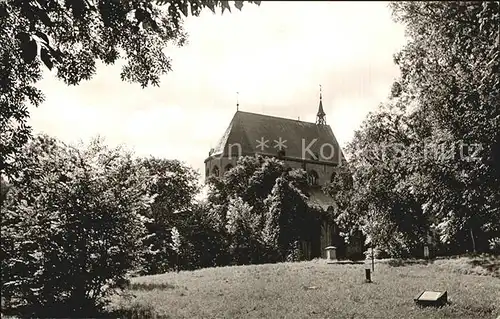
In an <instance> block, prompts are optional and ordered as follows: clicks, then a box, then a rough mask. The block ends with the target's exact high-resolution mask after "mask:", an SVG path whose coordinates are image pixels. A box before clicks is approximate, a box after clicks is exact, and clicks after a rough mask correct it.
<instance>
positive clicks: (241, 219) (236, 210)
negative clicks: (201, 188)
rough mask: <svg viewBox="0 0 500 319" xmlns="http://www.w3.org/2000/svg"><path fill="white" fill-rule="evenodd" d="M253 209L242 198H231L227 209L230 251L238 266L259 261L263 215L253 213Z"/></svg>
mask: <svg viewBox="0 0 500 319" xmlns="http://www.w3.org/2000/svg"><path fill="white" fill-rule="evenodd" d="M252 210H253V207H251V206H250V205H248V204H247V203H246V202H244V201H243V200H242V199H241V197H236V198H231V199H230V201H229V206H228V209H227V224H226V230H227V233H228V234H229V238H230V239H229V242H230V250H231V255H232V256H233V261H234V262H235V263H236V264H250V263H255V262H258V261H259V259H260V258H259V257H260V256H259V255H258V253H259V252H260V251H261V250H262V249H260V236H259V235H260V227H259V226H260V224H261V221H260V219H261V215H260V214H254V213H253V212H252Z"/></svg>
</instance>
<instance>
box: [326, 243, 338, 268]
mask: <svg viewBox="0 0 500 319" xmlns="http://www.w3.org/2000/svg"><path fill="white" fill-rule="evenodd" d="M325 250H326V262H327V263H329V264H330V263H335V261H336V260H337V247H335V246H328V247H326V248H325Z"/></svg>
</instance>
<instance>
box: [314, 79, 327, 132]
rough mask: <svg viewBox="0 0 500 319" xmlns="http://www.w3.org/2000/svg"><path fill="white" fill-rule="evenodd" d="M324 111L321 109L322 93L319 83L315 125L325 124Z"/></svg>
mask: <svg viewBox="0 0 500 319" xmlns="http://www.w3.org/2000/svg"><path fill="white" fill-rule="evenodd" d="M325 116H326V113H325V111H324V110H323V94H322V90H321V84H320V85H319V108H318V114H316V124H317V125H325V124H326V120H325Z"/></svg>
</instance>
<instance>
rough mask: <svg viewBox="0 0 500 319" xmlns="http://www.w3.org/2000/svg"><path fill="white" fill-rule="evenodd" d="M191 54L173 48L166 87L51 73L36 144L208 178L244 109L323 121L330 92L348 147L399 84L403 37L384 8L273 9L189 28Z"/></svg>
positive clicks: (250, 9)
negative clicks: (71, 79)
mask: <svg viewBox="0 0 500 319" xmlns="http://www.w3.org/2000/svg"><path fill="white" fill-rule="evenodd" d="M185 28H186V31H187V32H188V34H189V38H188V41H189V43H188V44H186V45H185V46H183V47H180V48H178V47H172V48H168V52H170V57H171V58H172V65H173V71H172V72H170V73H168V74H167V75H165V76H164V77H163V78H162V81H161V84H160V87H151V88H146V89H142V88H141V87H140V85H139V84H130V83H126V82H122V81H121V79H120V71H121V65H119V64H117V65H113V66H104V65H99V67H98V68H97V73H96V75H95V76H94V78H93V79H92V80H90V81H85V82H82V83H81V84H80V85H78V86H72V87H70V86H67V85H65V84H64V83H63V82H62V81H60V80H57V79H56V78H55V73H54V72H49V71H47V73H46V75H45V76H44V79H43V80H42V81H40V82H39V84H38V87H39V88H40V89H42V90H43V92H44V94H45V95H46V100H45V102H44V103H43V104H42V105H41V106H39V107H38V108H32V109H31V110H30V112H31V118H30V124H31V126H32V127H33V130H34V132H35V133H42V132H43V133H47V134H49V135H51V136H55V137H57V138H59V139H61V140H63V141H65V142H68V143H76V142H79V141H80V140H83V141H88V140H89V139H90V138H92V137H95V136H97V135H100V136H102V137H104V138H105V140H106V141H107V143H108V144H109V145H113V146H116V145H120V144H121V145H125V146H126V147H127V148H129V149H132V150H134V151H135V153H136V154H137V155H139V156H149V155H153V156H156V157H162V158H168V159H178V160H181V161H183V162H185V163H186V164H188V165H190V166H191V167H193V168H194V169H196V170H198V171H199V172H200V174H201V176H203V172H204V163H203V161H204V159H205V158H206V157H207V156H208V152H209V150H210V148H211V147H214V146H215V145H216V143H217V141H218V140H219V138H220V137H221V136H222V134H223V133H224V131H225V130H226V128H227V126H228V125H229V122H230V121H231V118H232V117H233V115H234V113H235V111H236V99H237V94H236V92H239V104H240V110H242V111H248V112H255V113H263V114H267V115H273V116H280V117H286V118H293V119H297V118H299V117H300V119H301V120H302V121H310V122H314V121H315V117H316V112H317V110H318V103H319V85H320V84H321V85H322V88H323V106H324V110H325V112H326V121H327V124H329V125H330V126H331V128H332V130H333V132H334V134H335V135H336V137H337V139H338V141H339V143H340V145H341V146H345V145H346V143H348V142H349V140H350V139H351V138H352V137H353V134H354V131H355V130H356V129H358V128H359V126H360V124H361V122H362V121H363V119H364V117H365V116H366V115H367V113H368V112H370V111H373V110H375V109H376V108H377V106H378V105H379V104H380V103H381V102H383V101H384V100H385V99H386V98H387V97H388V94H389V91H390V87H391V84H392V82H393V80H394V78H396V77H397V76H398V69H397V67H396V66H395V65H394V64H393V58H392V56H393V54H394V53H395V52H397V51H398V50H399V49H400V48H401V47H402V46H403V45H404V43H405V37H404V28H403V26H402V25H399V24H396V23H395V22H393V21H392V19H391V12H390V10H389V9H388V8H387V3H385V2H378V1H375V2H343V1H335V2H334V1H332V2H267V1H262V3H261V5H260V6H256V5H253V4H245V6H244V7H243V10H242V11H237V10H233V12H232V13H227V12H225V13H224V14H223V15H221V14H220V13H219V14H213V13H212V12H211V11H210V10H208V9H207V10H205V11H204V12H202V14H201V15H200V16H199V17H188V18H186V23H185Z"/></svg>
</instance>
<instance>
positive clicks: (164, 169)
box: [137, 157, 200, 274]
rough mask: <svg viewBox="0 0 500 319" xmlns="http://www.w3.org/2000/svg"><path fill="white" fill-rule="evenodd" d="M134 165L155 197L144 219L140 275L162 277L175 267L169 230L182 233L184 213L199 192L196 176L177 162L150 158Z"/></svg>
mask: <svg viewBox="0 0 500 319" xmlns="http://www.w3.org/2000/svg"><path fill="white" fill-rule="evenodd" d="M137 165H138V166H140V167H142V168H143V169H144V170H145V171H146V172H147V176H148V178H149V179H150V180H151V182H150V183H149V184H148V185H149V187H150V188H149V190H148V191H149V192H150V193H152V194H156V197H155V200H154V202H153V203H152V204H151V210H149V211H148V212H147V217H149V218H150V219H151V222H150V223H148V224H147V227H148V231H149V234H150V236H148V238H147V240H146V241H145V243H144V244H145V245H146V246H147V247H149V249H148V250H147V251H148V252H149V253H148V254H146V255H145V256H144V258H145V259H144V261H143V267H142V270H141V272H142V273H146V274H155V273H163V272H166V271H168V270H169V269H172V268H173V267H176V266H177V256H178V252H175V251H174V250H172V249H171V246H170V243H171V242H172V236H171V234H172V229H173V228H174V227H176V228H177V229H185V228H186V226H185V225H184V224H185V223H186V217H185V215H186V213H185V212H191V211H192V208H193V205H194V204H195V201H194V197H195V195H196V193H197V192H198V191H199V188H200V187H199V185H198V173H197V172H196V171H194V170H193V169H192V168H191V167H188V166H187V165H185V164H183V163H181V162H179V161H177V160H166V159H159V158H154V157H149V158H141V159H138V160H137Z"/></svg>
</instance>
